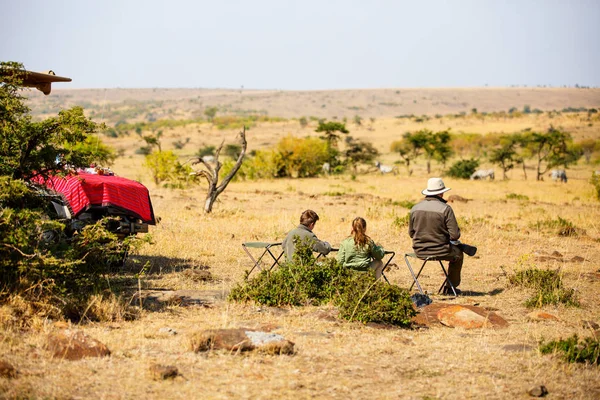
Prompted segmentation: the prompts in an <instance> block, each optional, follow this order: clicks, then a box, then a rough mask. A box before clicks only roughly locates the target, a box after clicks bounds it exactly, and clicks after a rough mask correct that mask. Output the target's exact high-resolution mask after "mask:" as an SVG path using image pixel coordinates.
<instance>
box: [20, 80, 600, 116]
mask: <svg viewBox="0 0 600 400" xmlns="http://www.w3.org/2000/svg"><path fill="white" fill-rule="evenodd" d="M27 96H28V97H29V99H30V100H29V105H30V107H31V108H32V111H33V114H34V116H44V115H49V114H56V112H57V111H58V110H60V109H62V108H66V107H71V106H74V105H80V106H82V107H84V109H85V110H86V112H87V113H88V115H90V116H92V117H93V118H94V119H102V120H104V121H106V122H107V123H109V124H114V123H117V122H119V121H124V122H137V121H144V120H152V119H163V118H170V119H193V118H202V117H204V110H205V109H206V108H207V107H218V109H219V111H218V115H249V114H261V115H269V116H272V117H284V118H299V117H302V116H306V117H310V116H314V117H318V118H328V119H331V118H334V117H337V118H340V119H341V118H344V117H346V118H353V117H354V116H356V115H359V116H360V117H362V118H390V117H396V116H399V115H410V114H414V115H423V114H427V115H435V114H442V115H444V114H455V113H460V112H471V110H472V109H474V108H476V109H477V110H478V111H479V112H491V111H508V110H509V109H511V108H513V107H515V108H517V109H519V110H522V109H523V108H524V107H525V106H529V107H530V108H531V110H535V109H539V110H543V111H549V110H562V109H564V108H569V107H571V108H581V107H584V108H599V107H600V89H597V88H592V89H587V88H585V89H583V88H581V89H577V88H539V87H535V88H528V87H518V88H487V87H486V88H446V89H401V88H400V89H352V90H317V91H283V90H281V91H280V90H248V89H244V90H239V89H238V90H233V89H58V88H54V89H53V91H52V94H50V95H49V96H44V95H43V94H41V93H39V92H37V91H31V92H28V93H27Z"/></svg>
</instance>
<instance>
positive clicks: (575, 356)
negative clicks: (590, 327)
mask: <svg viewBox="0 0 600 400" xmlns="http://www.w3.org/2000/svg"><path fill="white" fill-rule="evenodd" d="M540 351H541V353H542V354H549V353H558V352H560V353H562V355H563V357H564V359H565V360H566V361H568V362H570V363H574V362H578V363H586V364H592V365H600V341H599V340H598V338H597V337H594V338H591V337H588V338H585V339H583V340H579V338H578V337H577V335H573V336H571V337H570V338H567V339H560V340H554V341H551V342H548V343H540Z"/></svg>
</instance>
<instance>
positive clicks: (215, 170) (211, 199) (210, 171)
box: [193, 126, 248, 213]
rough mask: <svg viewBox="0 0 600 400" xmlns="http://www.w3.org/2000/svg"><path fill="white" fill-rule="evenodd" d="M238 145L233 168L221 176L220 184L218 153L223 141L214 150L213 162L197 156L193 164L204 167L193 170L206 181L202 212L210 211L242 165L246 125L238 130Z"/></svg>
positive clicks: (245, 143) (246, 144)
mask: <svg viewBox="0 0 600 400" xmlns="http://www.w3.org/2000/svg"><path fill="white" fill-rule="evenodd" d="M239 135H240V142H241V143H240V145H241V149H240V152H239V155H238V157H237V160H236V162H235V164H234V166H233V168H232V169H231V170H230V171H229V173H228V174H227V175H226V176H225V177H224V178H223V181H222V182H221V184H219V171H220V170H221V167H222V166H223V164H222V163H221V162H220V161H219V155H220V154H221V150H222V149H223V145H224V144H225V142H224V141H223V142H221V145H220V146H219V147H218V148H217V150H216V151H215V159H214V162H212V163H209V162H206V161H204V160H203V159H202V157H198V158H197V159H196V160H195V161H194V162H193V164H194V165H195V164H202V166H203V167H204V168H205V169H201V170H198V171H196V172H195V174H196V175H198V176H201V177H204V178H205V179H206V181H207V183H208V188H207V193H206V200H205V201H204V212H205V213H210V212H211V211H212V208H213V204H214V203H215V201H216V200H217V197H218V196H219V195H220V194H221V193H223V191H224V190H225V188H227V185H229V182H230V181H231V179H233V177H234V176H235V174H236V173H237V172H238V170H239V169H240V167H241V166H242V162H243V161H244V156H245V155H246V148H247V146H248V143H247V142H246V127H245V126H244V128H243V129H242V130H241V131H240V133H239ZM213 165H214V166H213Z"/></svg>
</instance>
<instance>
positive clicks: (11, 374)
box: [0, 360, 18, 378]
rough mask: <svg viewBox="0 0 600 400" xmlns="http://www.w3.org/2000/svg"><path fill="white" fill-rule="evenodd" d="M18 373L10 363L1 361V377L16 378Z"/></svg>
mask: <svg viewBox="0 0 600 400" xmlns="http://www.w3.org/2000/svg"><path fill="white" fill-rule="evenodd" d="M17 374H18V371H17V370H16V368H15V367H13V366H12V364H11V363H9V362H8V361H4V360H0V377H2V378H16V377H17Z"/></svg>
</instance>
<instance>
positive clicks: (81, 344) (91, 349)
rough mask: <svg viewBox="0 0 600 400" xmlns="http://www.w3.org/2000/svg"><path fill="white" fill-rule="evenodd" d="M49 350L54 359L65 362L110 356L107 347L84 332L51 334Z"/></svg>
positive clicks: (69, 330) (68, 331) (68, 330)
mask: <svg viewBox="0 0 600 400" xmlns="http://www.w3.org/2000/svg"><path fill="white" fill-rule="evenodd" d="M47 348H48V350H49V351H50V352H51V353H52V354H53V356H54V357H57V358H62V359H65V360H80V359H82V358H84V357H105V356H109V355H110V350H109V349H108V347H106V345H105V344H104V343H102V342H100V341H98V340H96V339H94V338H92V337H90V336H88V335H86V334H85V333H83V332H82V331H73V330H71V329H65V330H63V331H61V332H58V333H54V334H51V335H50V336H49V338H48V346H47Z"/></svg>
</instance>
